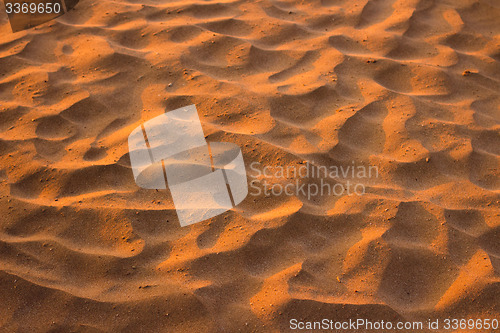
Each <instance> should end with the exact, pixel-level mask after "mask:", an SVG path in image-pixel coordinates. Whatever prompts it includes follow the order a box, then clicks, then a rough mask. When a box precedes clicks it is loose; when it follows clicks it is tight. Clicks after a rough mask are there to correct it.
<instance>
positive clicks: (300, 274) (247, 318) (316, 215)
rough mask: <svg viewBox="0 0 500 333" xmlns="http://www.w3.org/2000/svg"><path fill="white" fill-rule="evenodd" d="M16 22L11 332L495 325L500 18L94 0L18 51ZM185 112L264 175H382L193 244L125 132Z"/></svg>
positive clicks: (498, 8) (449, 11) (463, 9)
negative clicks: (144, 174) (135, 168)
mask: <svg viewBox="0 0 500 333" xmlns="http://www.w3.org/2000/svg"><path fill="white" fill-rule="evenodd" d="M0 14H1V15H0V159H1V162H0V181H1V182H0V184H1V185H0V211H1V213H2V218H1V222H0V288H1V289H0V290H1V292H0V305H1V306H0V331H1V332H49V331H50V332H70V331H71V332H236V331H242V332H251V331H252V332H253V331H255V332H278V331H287V330H288V328H289V320H290V319H291V318H296V319H299V320H309V321H312V320H321V319H323V318H329V319H332V320H339V321H341V320H348V319H356V318H366V319H370V320H385V321H387V320H391V321H394V322H396V321H401V320H425V321H427V318H440V319H444V318H448V317H450V318H466V319H468V318H497V319H500V302H499V300H500V178H499V164H500V158H499V156H500V2H498V1H497V0H322V1H318V0H313V1H270V0H261V1H201V0H198V1H124V0H117V1H109V0H101V1H97V0H82V1H80V3H79V4H78V6H77V7H76V8H75V9H74V10H72V11H71V12H69V13H68V14H66V15H64V16H62V17H60V18H58V19H56V20H55V21H52V22H49V23H45V24H44V25H41V26H39V27H36V28H34V29H31V30H27V31H22V32H19V33H15V34H13V33H12V32H11V30H10V26H9V23H8V20H7V16H6V15H5V13H4V12H3V9H2V12H1V13H0ZM190 104H196V105H197V108H198V111H199V113H200V118H201V119H202V121H203V128H204V131H205V134H206V135H207V140H208V141H222V142H223V141H228V142H234V143H236V144H238V145H239V146H240V147H241V148H242V151H243V155H244V158H245V162H246V163H247V164H248V165H250V163H252V162H260V163H262V165H269V166H272V167H277V166H288V165H300V163H303V162H304V161H314V163H315V164H317V165H324V166H332V165H337V166H341V165H351V164H352V161H354V162H355V163H356V164H363V165H374V166H377V167H378V168H379V172H380V175H379V177H378V178H373V179H369V180H366V194H365V195H364V196H357V195H352V196H341V197H335V196H329V197H322V198H321V200H308V199H307V198H304V197H301V196H285V195H281V196H271V197H267V198H266V197H264V196H259V197H255V196H251V195H250V196H248V197H247V199H246V200H245V201H244V202H243V203H242V204H240V205H239V206H237V207H236V208H235V209H233V210H232V211H229V212H227V213H225V214H223V215H221V216H219V217H216V218H213V219H211V220H209V221H205V222H202V223H198V224H195V225H193V226H190V227H185V228H181V227H180V226H179V223H178V220H177V216H176V213H175V209H174V206H173V203H172V200H171V198H170V195H169V193H168V191H154V190H144V189H140V188H139V187H138V186H137V185H136V184H135V183H134V178H133V176H132V171H131V167H130V160H129V157H128V146H127V137H128V135H129V133H130V132H131V131H132V130H133V129H134V128H136V127H137V126H139V125H140V124H141V122H144V121H146V120H148V119H151V118H153V117H155V116H157V115H159V114H161V113H162V112H164V111H165V110H167V111H168V110H173V109H176V108H178V107H182V106H186V105H190ZM249 180H250V179H249ZM490 331H491V332H493V330H490ZM456 332H458V331H456ZM482 332H484V330H483V331H482Z"/></svg>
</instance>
